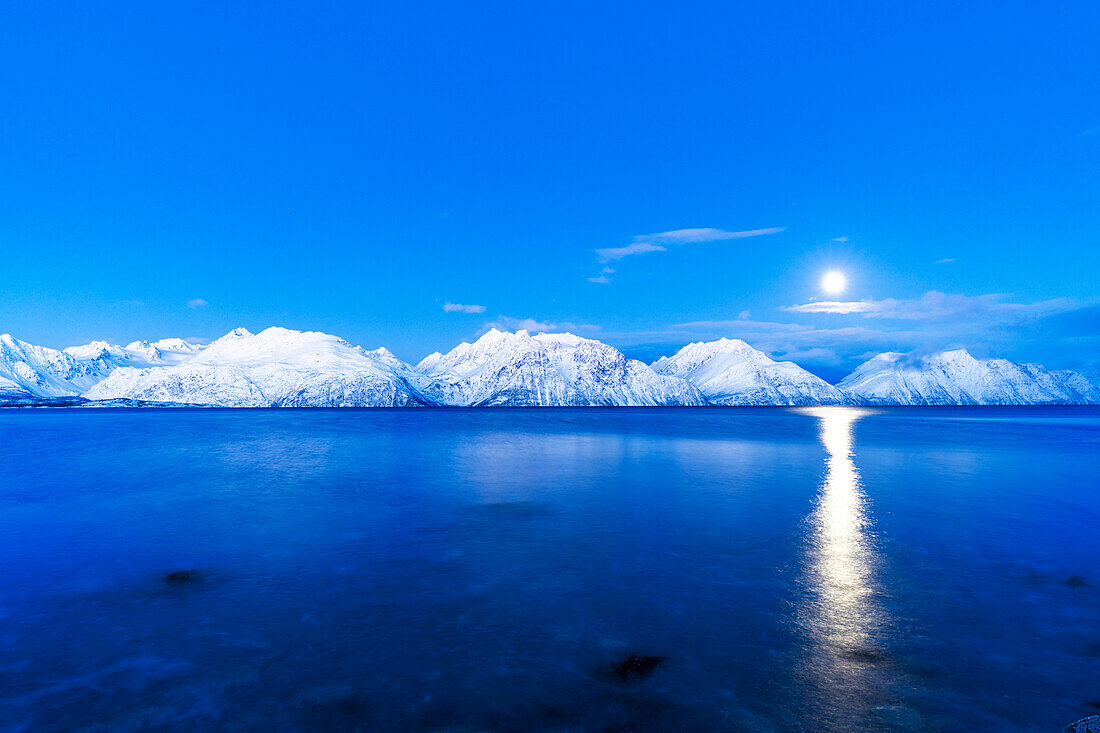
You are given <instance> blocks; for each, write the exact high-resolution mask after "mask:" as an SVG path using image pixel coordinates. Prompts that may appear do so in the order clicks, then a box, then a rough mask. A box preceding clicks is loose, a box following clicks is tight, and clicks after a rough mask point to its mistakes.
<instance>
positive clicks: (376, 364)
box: [84, 328, 421, 407]
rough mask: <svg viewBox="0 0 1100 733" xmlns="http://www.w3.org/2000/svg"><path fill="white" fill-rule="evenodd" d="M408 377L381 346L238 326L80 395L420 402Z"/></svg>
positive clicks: (237, 402) (342, 403) (225, 401)
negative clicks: (159, 363)
mask: <svg viewBox="0 0 1100 733" xmlns="http://www.w3.org/2000/svg"><path fill="white" fill-rule="evenodd" d="M158 343H159V342H158ZM150 346H152V347H153V348H154V349H155V350H157V351H160V352H161V355H162V357H163V354H164V350H163V349H161V347H160V346H157V345H155V344H154V345H150ZM177 346H178V344H177ZM173 358H176V357H175V356H174V357H173ZM409 378H413V379H419V378H420V375H418V374H416V373H415V372H413V370H412V368H411V367H409V366H408V365H407V364H405V363H404V362H401V361H400V360H398V359H397V358H396V357H394V356H393V355H392V354H390V353H389V352H388V351H385V350H384V349H381V350H377V351H373V352H372V351H366V350H364V349H363V348H362V347H359V346H352V345H351V344H349V343H348V342H347V341H344V340H343V339H341V338H338V337H336V336H331V335H329V334H325V333H319V332H316V331H304V332H303V331H292V330H290V329H286V328H268V329H266V330H265V331H262V332H260V333H258V334H252V333H249V332H248V331H247V330H245V329H243V328H238V329H236V330H234V331H231V332H229V333H228V334H226V335H225V336H222V337H221V338H220V339H218V340H217V341H214V342H213V343H211V344H210V345H209V346H207V347H206V348H205V349H202V350H201V351H196V352H195V353H194V354H193V355H192V356H191V357H190V358H185V357H184V358H180V359H179V360H178V361H177V362H176V363H175V364H173V365H171V366H154V367H151V368H135V367H120V368H118V369H116V370H114V371H113V372H112V373H111V374H110V376H108V377H107V378H106V379H104V380H103V381H102V382H99V383H98V384H96V385H95V386H94V387H92V388H90V389H89V390H88V391H87V392H85V393H84V396H85V397H86V398H87V399H90V400H103V399H131V400H149V401H156V402H178V403H184V404H203V405H217V406H222V407H403V406H407V405H419V404H421V399H420V397H419V395H418V393H417V391H416V389H415V388H414V387H412V386H411V385H410V383H409V381H408V379H409Z"/></svg>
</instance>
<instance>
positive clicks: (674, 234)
mask: <svg viewBox="0 0 1100 733" xmlns="http://www.w3.org/2000/svg"><path fill="white" fill-rule="evenodd" d="M783 230H784V227H770V228H768V229H749V230H746V231H741V232H728V231H726V230H725V229H714V228H711V227H702V228H698V229H674V230H672V231H668V232H656V233H654V234H639V235H638V236H636V237H634V241H633V242H632V243H631V244H628V245H626V246H625V247H604V248H601V249H597V250H596V254H597V255H598V256H599V258H600V261H601V262H607V261H608V260H621V259H622V258H623V257H628V256H630V255H640V254H645V253H647V252H665V251H667V248H666V247H664V246H662V245H666V244H668V245H676V244H695V243H697V242H718V241H722V240H727V239H745V238H748V237H760V236H764V235H766V234H778V233H779V232H781V231H783Z"/></svg>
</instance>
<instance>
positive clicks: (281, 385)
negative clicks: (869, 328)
mask: <svg viewBox="0 0 1100 733" xmlns="http://www.w3.org/2000/svg"><path fill="white" fill-rule="evenodd" d="M82 399H84V400H93V401H95V402H97V403H98V404H102V405H112V404H119V405H123V404H135V403H138V404H153V403H157V404H169V405H170V404H193V405H215V406H224V407H279V406H285V407H383V406H386V407H388V406H406V405H453V406H587V405H623V406H628V405H629V406H635V405H636V406H658V405H705V404H714V405H832V404H882V405H975V404H979V405H1031V404H1100V386H1098V385H1097V383H1096V381H1094V380H1093V379H1090V378H1089V377H1088V376H1085V375H1083V374H1080V373H1077V372H1072V371H1053V370H1048V369H1044V368H1043V367H1041V366H1037V365H1035V364H1015V363H1013V362H1010V361H1006V360H1004V359H975V358H974V357H973V356H971V355H970V354H969V353H967V352H966V351H963V350H955V351H944V352H939V353H936V354H932V355H927V356H913V355H908V356H907V355H903V354H898V353H887V354H880V355H879V356H876V357H875V358H873V359H871V360H870V361H867V362H865V363H864V364H862V365H860V367H859V368H857V369H856V370H855V371H854V372H853V373H852V374H850V375H849V376H848V377H846V378H845V379H844V380H843V381H842V382H841V383H840V384H839V385H836V386H833V385H830V384H828V383H827V382H825V381H823V380H821V379H819V378H818V377H816V376H814V375H813V374H810V373H809V372H807V371H806V370H804V369H802V368H801V367H799V366H797V365H795V364H793V363H791V362H776V361H774V360H772V359H771V358H769V357H768V356H767V355H766V354H764V353H763V352H761V351H758V350H756V349H754V348H752V347H751V346H749V345H748V344H746V343H745V342H744V341H740V340H737V339H719V340H718V341H711V342H707V343H703V342H700V343H693V344H688V345H687V346H685V347H684V348H682V349H680V351H678V352H677V353H676V354H675V355H673V356H670V357H662V358H660V359H658V360H657V361H655V362H654V363H653V364H652V366H647V365H645V364H643V363H642V362H639V361H635V360H633V359H628V358H626V357H625V356H624V355H623V354H622V353H621V352H620V351H618V350H617V349H615V348H613V347H611V346H608V345H607V344H604V343H602V342H600V341H595V340H592V339H585V338H581V337H579V336H575V335H573V334H570V333H558V334H552V333H540V334H537V335H532V334H530V333H528V332H527V331H517V332H515V333H508V332H503V331H498V330H496V329H493V330H491V331H489V332H488V333H486V334H484V335H483V336H482V337H481V338H479V339H478V340H477V341H475V342H474V343H472V344H471V343H465V342H464V343H461V344H459V345H458V346H456V347H455V348H454V349H452V350H451V351H450V352H449V353H447V354H441V353H439V352H436V353H434V354H431V355H430V356H428V357H426V358H425V359H424V360H423V361H421V362H420V364H419V365H418V366H417V367H412V366H409V365H408V364H406V363H405V362H403V361H401V360H400V359H398V358H397V357H396V356H394V355H393V354H392V353H390V352H389V351H387V350H386V349H384V348H378V349H374V350H370V351H368V350H365V349H363V348H362V347H359V346H352V345H351V344H349V343H348V342H347V341H344V340H343V339H341V338H338V337H336V336H331V335H329V334H325V333H318V332H314V331H305V332H303V331H293V330H289V329H285V328H269V329H267V330H265V331H262V332H261V333H258V334H252V333H250V332H248V331H246V330H245V329H243V328H239V329H236V330H234V331H231V332H230V333H228V334H226V335H225V336H223V337H222V338H220V339H218V340H217V341H214V342H213V343H211V344H210V345H209V346H198V345H195V344H191V343H188V342H187V341H183V340H181V339H161V340H160V341H154V342H151V343H150V342H148V341H135V342H133V343H131V344H128V345H126V346H115V345H112V344H109V343H107V342H105V341H93V342H91V343H90V344H85V345H83V346H72V347H69V348H67V349H64V350H57V349H50V348H46V347H42V346H35V345H33V344H29V343H27V342H25V341H20V340H18V339H16V338H13V337H11V336H9V335H7V334H5V335H2V336H0V404H9V405H11V404H15V405H24V404H36V403H38V404H45V403H50V404H73V403H80V402H81V400H82Z"/></svg>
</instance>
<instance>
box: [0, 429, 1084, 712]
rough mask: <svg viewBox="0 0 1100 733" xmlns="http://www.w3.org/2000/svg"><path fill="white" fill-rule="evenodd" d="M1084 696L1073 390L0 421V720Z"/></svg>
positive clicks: (708, 707) (978, 706)
mask: <svg viewBox="0 0 1100 733" xmlns="http://www.w3.org/2000/svg"><path fill="white" fill-rule="evenodd" d="M181 570H194V571H197V572H195V573H193V574H191V576H189V578H185V579H182V580H179V581H176V582H170V581H169V580H167V579H166V576H167V575H168V574H169V573H172V572H174V571H181ZM629 655H646V656H652V657H655V658H659V659H660V662H659V663H657V664H656V666H655V667H654V668H653V669H652V672H651V673H649V674H644V673H642V672H639V673H638V674H634V675H621V674H618V673H617V672H616V671H615V669H616V668H615V667H614V665H615V664H616V663H617V662H621V661H622V660H623V659H624V658H626V657H628V656H629ZM1096 713H1100V410H1097V409H1092V408H1061V409H1058V408H1053V409H1047V408H1024V409H1013V408H1008V409H1004V408H946V409H934V408H898V409H882V410H862V409H855V408H820V409H807V410H796V409H760V408H758V409H721V408H710V409H707V408H704V409H659V410H642V409H609V410H604V409H574V410H550V409H540V410H514V409H497V410H428V409H422V410H251V411H246V410H242V411H229V410H159V411H158V410H147V411H125V410H124V411H112V410H6V411H0V730H28V731H40V730H83V729H91V730H145V729H158V730H160V729H163V730H209V729H223V730H340V729H360V730H366V731H391V730H392V731H441V730H447V731H461V730H478V731H480V730H485V731H526V730H538V731H626V730H631V731H649V730H655V731H681V730H688V731H690V730H700V731H721V730H733V731H739V730H751V731H780V730H792V729H794V730H797V729H806V730H814V731H830V730H857V729H858V730H945V731H946V730H961V729H968V730H983V731H985V730H988V731H1032V730H1051V731H1057V730H1060V729H1061V727H1062V726H1064V725H1065V724H1067V723H1069V722H1071V721H1073V720H1076V719H1078V718H1081V717H1084V716H1086V715H1090V714H1096Z"/></svg>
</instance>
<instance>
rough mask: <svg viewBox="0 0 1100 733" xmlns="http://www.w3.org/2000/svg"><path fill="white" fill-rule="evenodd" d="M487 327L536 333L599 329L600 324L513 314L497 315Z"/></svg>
mask: <svg viewBox="0 0 1100 733" xmlns="http://www.w3.org/2000/svg"><path fill="white" fill-rule="evenodd" d="M485 328H486V329H490V328H498V329H500V330H502V331H520V330H523V331H532V332H535V333H556V332H559V331H599V330H600V327H599V326H594V325H592V324H588V323H573V322H572V321H561V322H559V323H554V322H552V321H539V320H536V319H534V318H513V317H511V316H497V317H496V319H495V320H493V321H490V322H489V323H486V324H485Z"/></svg>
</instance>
